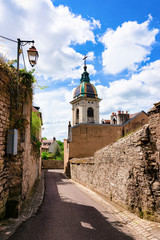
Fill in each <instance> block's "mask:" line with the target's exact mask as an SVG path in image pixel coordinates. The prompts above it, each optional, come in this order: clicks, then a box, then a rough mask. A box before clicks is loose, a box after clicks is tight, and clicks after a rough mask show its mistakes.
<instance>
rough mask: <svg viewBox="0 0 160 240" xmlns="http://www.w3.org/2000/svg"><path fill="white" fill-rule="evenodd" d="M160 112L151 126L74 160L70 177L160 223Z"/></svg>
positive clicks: (153, 113) (152, 119)
mask: <svg viewBox="0 0 160 240" xmlns="http://www.w3.org/2000/svg"><path fill="white" fill-rule="evenodd" d="M159 153H160V112H157V113H155V112H152V113H150V116H149V125H145V126H144V127H143V128H142V129H140V130H139V131H137V132H135V133H133V134H131V135H129V136H128V137H125V138H122V139H120V140H119V141H117V142H115V143H114V144H111V145H108V146H106V147H105V148H103V149H101V150H99V151H97V152H96V153H95V154H94V158H86V159H72V160H71V177H72V178H73V179H74V180H76V181H78V182H80V183H82V184H84V185H86V186H88V187H90V188H91V189H93V190H94V191H97V192H99V193H100V194H102V195H103V196H105V197H107V198H110V199H111V200H112V201H114V202H116V203H118V204H120V205H122V206H124V207H126V208H128V209H130V210H131V211H134V212H136V213H138V214H139V215H140V216H141V217H145V218H149V219H152V220H157V221H160V155H159Z"/></svg>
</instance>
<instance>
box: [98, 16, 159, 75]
mask: <svg viewBox="0 0 160 240" xmlns="http://www.w3.org/2000/svg"><path fill="white" fill-rule="evenodd" d="M151 20H152V16H151V15H149V17H148V20H147V21H145V22H143V23H141V24H138V23H137V22H136V21H133V22H131V21H129V22H124V23H123V24H122V26H121V27H120V26H119V27H118V28H117V29H116V30H115V31H114V30H113V29H107V31H106V32H105V34H104V35H103V37H101V38H100V39H99V40H100V41H101V42H102V43H103V44H104V46H105V50H104V52H103V53H102V58H103V67H104V71H105V73H112V74H116V73H119V72H121V71H123V70H125V69H128V70H132V71H133V70H135V69H137V67H138V65H139V64H140V63H141V62H142V61H143V62H145V61H146V60H148V58H147V56H148V55H149V54H150V52H151V46H152V45H153V43H155V36H156V35H157V34H158V32H159V30H158V29H149V23H150V21H151Z"/></svg>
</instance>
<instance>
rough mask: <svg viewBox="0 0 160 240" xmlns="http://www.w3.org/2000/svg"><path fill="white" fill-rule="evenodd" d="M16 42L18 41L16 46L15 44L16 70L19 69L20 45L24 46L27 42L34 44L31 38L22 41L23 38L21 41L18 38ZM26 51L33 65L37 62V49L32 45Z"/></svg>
mask: <svg viewBox="0 0 160 240" xmlns="http://www.w3.org/2000/svg"><path fill="white" fill-rule="evenodd" d="M17 43H18V46H17V71H19V56H20V54H21V53H22V49H21V45H22V46H25V45H26V44H28V43H32V44H34V40H32V41H24V40H23V41H22V40H20V39H19V38H18V39H17ZM27 53H28V60H29V63H30V64H31V66H32V67H33V66H34V65H36V64H37V61H38V57H39V54H38V51H37V50H36V48H35V47H34V46H32V47H31V48H30V49H29V50H27Z"/></svg>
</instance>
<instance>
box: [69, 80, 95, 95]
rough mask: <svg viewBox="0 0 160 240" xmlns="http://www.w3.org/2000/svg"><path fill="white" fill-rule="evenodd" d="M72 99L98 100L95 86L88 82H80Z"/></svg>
mask: <svg viewBox="0 0 160 240" xmlns="http://www.w3.org/2000/svg"><path fill="white" fill-rule="evenodd" d="M73 97H74V98H78V97H88V98H98V94H97V90H96V88H95V86H94V85H93V84H91V83H89V82H82V83H81V84H80V85H79V86H78V87H77V88H76V89H75V91H74V94H73Z"/></svg>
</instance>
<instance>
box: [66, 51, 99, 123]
mask: <svg viewBox="0 0 160 240" xmlns="http://www.w3.org/2000/svg"><path fill="white" fill-rule="evenodd" d="M86 58H87V56H85V57H84V59H83V60H84V72H83V73H82V75H81V80H80V85H79V86H78V87H77V88H76V89H75V91H74V95H73V100H72V101H71V102H70V103H71V104H72V126H75V125H77V124H80V123H88V124H99V102H100V101H101V99H100V98H98V94H97V90H96V88H95V86H94V85H93V84H91V83H90V78H89V73H88V72H87V66H86Z"/></svg>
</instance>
